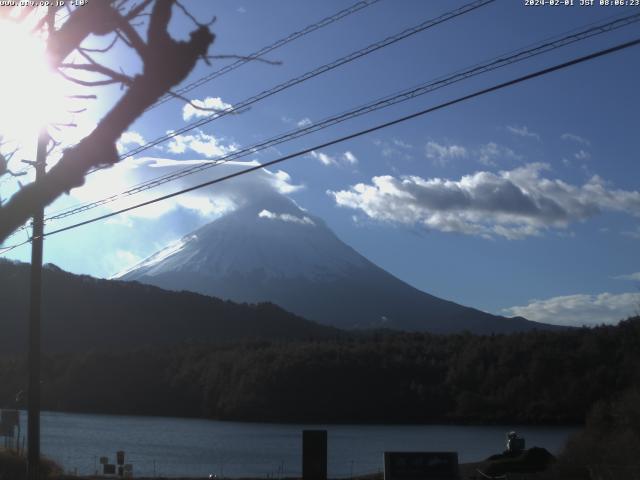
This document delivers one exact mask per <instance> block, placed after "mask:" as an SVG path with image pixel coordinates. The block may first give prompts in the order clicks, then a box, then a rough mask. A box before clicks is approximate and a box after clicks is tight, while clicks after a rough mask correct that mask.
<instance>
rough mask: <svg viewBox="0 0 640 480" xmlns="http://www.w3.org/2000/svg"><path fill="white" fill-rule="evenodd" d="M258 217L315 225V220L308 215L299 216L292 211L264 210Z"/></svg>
mask: <svg viewBox="0 0 640 480" xmlns="http://www.w3.org/2000/svg"><path fill="white" fill-rule="evenodd" d="M258 217H260V218H267V219H269V220H280V221H283V222H291V223H299V224H300V225H315V222H314V221H313V220H311V219H310V218H309V217H307V216H306V215H305V216H304V217H297V216H295V215H291V214H290V213H273V212H271V211H269V210H262V211H261V212H260V213H259V214H258Z"/></svg>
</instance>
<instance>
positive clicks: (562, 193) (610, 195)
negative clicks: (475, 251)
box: [327, 163, 640, 239]
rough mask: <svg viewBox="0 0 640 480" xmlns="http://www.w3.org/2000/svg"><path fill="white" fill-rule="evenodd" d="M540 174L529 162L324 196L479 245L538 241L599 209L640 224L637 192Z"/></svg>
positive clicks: (386, 179) (384, 181) (380, 182)
mask: <svg viewBox="0 0 640 480" xmlns="http://www.w3.org/2000/svg"><path fill="white" fill-rule="evenodd" d="M547 169H549V166H548V165H546V164H540V163H534V164H528V165H525V166H523V167H519V168H515V169H513V170H508V171H501V172H499V173H492V172H487V171H480V172H476V173H474V174H470V175H465V176H463V177H461V178H460V179H459V180H448V179H443V178H437V177H436V178H430V179H424V178H421V177H418V176H404V177H400V178H396V177H394V176H390V175H386V176H379V177H373V178H372V183H371V184H370V185H368V184H364V183H358V184H356V185H354V186H352V187H351V188H350V189H348V190H342V191H337V192H336V191H328V192H327V193H328V194H329V195H331V196H332V197H333V198H334V199H335V201H336V203H337V205H338V206H341V207H346V208H352V209H356V210H361V211H362V212H364V213H365V214H366V215H367V216H368V217H370V218H372V219H374V220H379V221H383V222H392V223H400V224H407V225H411V224H421V225H423V226H425V227H426V228H429V229H434V230H439V231H443V232H457V233H464V234H468V235H479V236H482V237H485V238H491V237H496V236H498V237H504V238H507V239H519V238H523V237H527V236H532V235H539V234H541V233H542V232H543V231H544V230H546V229H549V228H566V227H567V226H568V225H569V224H570V223H572V222H577V221H583V220H586V219H588V218H590V217H593V216H595V215H597V214H600V213H601V212H602V211H605V210H609V211H618V212H624V213H627V214H630V215H633V216H636V217H640V192H638V191H625V190H614V189H609V188H608V185H607V184H606V183H605V182H604V181H603V180H602V179H601V178H599V177H597V176H594V177H592V178H591V179H590V180H589V181H588V182H587V183H585V184H584V185H571V184H568V183H566V182H564V181H562V180H559V179H551V178H546V177H543V176H542V174H541V173H542V171H543V170H547Z"/></svg>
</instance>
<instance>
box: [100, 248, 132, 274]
mask: <svg viewBox="0 0 640 480" xmlns="http://www.w3.org/2000/svg"><path fill="white" fill-rule="evenodd" d="M140 260H142V258H141V257H139V256H138V255H136V254H135V253H133V252H130V251H128V250H116V251H115V252H113V253H109V254H107V255H105V256H104V257H103V260H102V261H103V262H104V263H105V269H106V270H107V271H109V272H112V274H113V273H115V272H119V271H121V270H123V269H125V268H127V267H130V266H132V265H135V264H136V263H138V262H139V261H140Z"/></svg>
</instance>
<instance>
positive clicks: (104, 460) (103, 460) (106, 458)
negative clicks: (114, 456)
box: [100, 457, 109, 465]
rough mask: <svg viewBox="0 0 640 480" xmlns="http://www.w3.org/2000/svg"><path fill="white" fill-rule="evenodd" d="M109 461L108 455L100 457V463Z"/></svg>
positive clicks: (104, 463)
mask: <svg viewBox="0 0 640 480" xmlns="http://www.w3.org/2000/svg"><path fill="white" fill-rule="evenodd" d="M107 463H109V458H108V457H100V465H106V464H107Z"/></svg>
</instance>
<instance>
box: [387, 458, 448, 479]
mask: <svg viewBox="0 0 640 480" xmlns="http://www.w3.org/2000/svg"><path fill="white" fill-rule="evenodd" d="M459 478H460V477H459V471H458V453H457V452H384V480H458V479H459Z"/></svg>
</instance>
